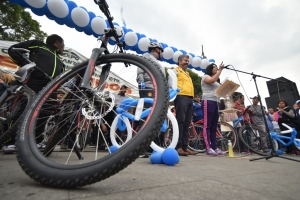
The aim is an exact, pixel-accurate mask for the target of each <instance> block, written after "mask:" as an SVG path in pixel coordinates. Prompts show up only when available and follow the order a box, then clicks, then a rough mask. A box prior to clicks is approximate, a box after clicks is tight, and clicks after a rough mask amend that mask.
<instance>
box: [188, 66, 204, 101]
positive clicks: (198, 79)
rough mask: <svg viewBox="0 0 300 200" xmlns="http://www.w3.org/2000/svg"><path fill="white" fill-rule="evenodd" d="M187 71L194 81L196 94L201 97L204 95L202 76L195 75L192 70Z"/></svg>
mask: <svg viewBox="0 0 300 200" xmlns="http://www.w3.org/2000/svg"><path fill="white" fill-rule="evenodd" d="M187 71H188V72H189V74H190V77H191V79H192V81H193V84H194V94H195V95H196V94H199V95H201V94H202V89H201V79H202V78H201V76H198V74H196V73H194V72H193V71H192V70H190V69H187Z"/></svg>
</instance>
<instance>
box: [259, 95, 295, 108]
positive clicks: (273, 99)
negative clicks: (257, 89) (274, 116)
mask: <svg viewBox="0 0 300 200" xmlns="http://www.w3.org/2000/svg"><path fill="white" fill-rule="evenodd" d="M299 99H300V98H299V94H298V95H297V94H296V93H294V92H285V93H280V98H279V96H278V94H277V95H272V96H270V97H267V98H265V100H266V104H267V108H274V109H275V110H276V108H277V107H278V101H279V100H284V101H286V102H287V103H288V105H289V107H290V108H293V105H294V104H295V103H296V101H297V100H299Z"/></svg>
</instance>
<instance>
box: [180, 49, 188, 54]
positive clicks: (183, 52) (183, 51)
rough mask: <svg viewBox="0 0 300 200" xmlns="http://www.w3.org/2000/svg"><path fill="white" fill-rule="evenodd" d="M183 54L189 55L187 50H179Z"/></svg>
mask: <svg viewBox="0 0 300 200" xmlns="http://www.w3.org/2000/svg"><path fill="white" fill-rule="evenodd" d="M179 51H181V52H182V54H187V53H186V51H185V50H179Z"/></svg>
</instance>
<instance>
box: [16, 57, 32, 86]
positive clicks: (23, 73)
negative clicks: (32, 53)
mask: <svg viewBox="0 0 300 200" xmlns="http://www.w3.org/2000/svg"><path fill="white" fill-rule="evenodd" d="M35 66H36V64H35V63H33V62H32V63H29V64H27V65H24V66H23V67H21V69H20V70H18V71H17V72H16V73H15V74H16V75H17V76H19V77H20V78H21V79H20V80H19V81H21V82H23V81H25V79H26V77H27V74H28V71H29V70H30V69H33V68H34V67H35ZM18 79H19V78H18Z"/></svg>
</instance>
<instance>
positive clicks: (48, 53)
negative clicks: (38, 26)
mask: <svg viewBox="0 0 300 200" xmlns="http://www.w3.org/2000/svg"><path fill="white" fill-rule="evenodd" d="M64 47H65V44H64V40H63V39H62V38H61V37H60V36H59V35H56V34H53V35H50V36H48V37H47V39H46V43H44V42H42V41H40V40H28V41H25V42H20V43H18V44H14V45H12V46H11V47H10V48H9V49H8V54H9V56H10V57H11V58H12V60H13V61H14V62H15V63H17V64H18V65H19V66H20V67H22V66H24V65H26V64H28V61H27V60H26V59H25V58H24V57H23V56H21V55H19V54H18V53H17V52H16V51H13V48H24V49H27V50H29V51H30V53H29V60H31V61H32V62H34V63H35V64H36V65H37V66H38V67H39V68H40V69H41V70H43V71H44V72H45V73H46V74H48V75H49V76H50V77H51V78H54V77H56V76H57V75H59V74H61V72H63V71H64V68H65V67H64V64H63V62H62V61H61V58H60V57H59V55H58V54H63V51H64ZM48 82H49V80H48V79H47V78H45V75H44V74H43V73H42V72H40V71H39V70H34V71H33V72H31V74H30V77H29V80H27V83H26V84H27V85H28V86H29V87H30V88H31V89H32V90H34V91H35V92H36V93H38V92H39V91H40V90H42V89H43V87H45V86H46V85H47V83H48Z"/></svg>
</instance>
